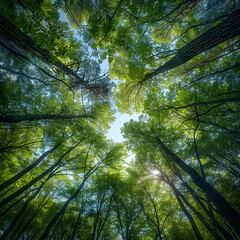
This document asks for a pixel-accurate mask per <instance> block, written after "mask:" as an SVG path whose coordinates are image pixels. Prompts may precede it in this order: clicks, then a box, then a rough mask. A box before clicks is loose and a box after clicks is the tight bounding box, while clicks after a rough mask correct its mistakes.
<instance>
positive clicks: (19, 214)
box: [0, 173, 52, 240]
mask: <svg viewBox="0 0 240 240" xmlns="http://www.w3.org/2000/svg"><path fill="white" fill-rule="evenodd" d="M51 177H52V176H51V173H50V175H49V176H48V178H47V179H46V181H43V182H42V183H41V185H40V186H39V187H38V189H37V191H36V192H35V193H34V194H33V195H32V196H30V197H29V198H28V199H27V200H26V202H25V203H24V205H23V206H22V208H21V210H20V211H19V212H18V214H17V215H16V216H15V217H14V219H13V221H12V223H11V224H10V226H9V227H8V228H7V230H6V231H5V232H4V233H3V235H2V236H1V237H0V240H5V239H6V238H7V237H8V235H9V234H10V233H11V232H12V230H13V229H14V227H15V226H16V225H17V223H18V221H19V219H20V218H21V217H22V215H23V213H24V211H25V210H26V209H27V207H28V205H29V203H30V202H31V201H32V200H33V199H34V198H35V197H36V196H37V194H38V193H39V192H40V191H41V190H42V188H43V186H44V185H45V184H46V182H47V181H48V180H49V179H50V178H51Z"/></svg>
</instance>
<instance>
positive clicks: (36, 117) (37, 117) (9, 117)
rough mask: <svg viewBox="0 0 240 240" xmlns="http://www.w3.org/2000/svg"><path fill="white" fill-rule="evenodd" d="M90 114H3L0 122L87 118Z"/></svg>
mask: <svg viewBox="0 0 240 240" xmlns="http://www.w3.org/2000/svg"><path fill="white" fill-rule="evenodd" d="M87 117H90V115H87V114H86V115H61V114H54V115H53V114H32V115H31V114H27V115H22V116H13V115H4V116H1V117H0V122H8V123H19V122H22V121H38V120H51V119H52V120H59V119H60V120H68V119H80V118H87Z"/></svg>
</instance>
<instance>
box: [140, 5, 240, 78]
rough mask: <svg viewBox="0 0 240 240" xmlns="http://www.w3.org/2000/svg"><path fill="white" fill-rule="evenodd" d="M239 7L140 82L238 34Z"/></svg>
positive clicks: (239, 28)
mask: <svg viewBox="0 0 240 240" xmlns="http://www.w3.org/2000/svg"><path fill="white" fill-rule="evenodd" d="M239 19H240V9H238V10H237V11H235V12H233V13H231V14H230V15H229V17H228V18H227V19H226V20H224V21H223V22H221V23H219V24H218V25H216V26H214V27H212V28H210V29H209V30H207V31H206V32H205V33H203V34H201V35H200V36H198V37H196V38H195V39H193V40H192V41H191V42H189V43H187V44H186V45H185V46H184V47H182V48H181V49H179V50H178V51H177V53H176V55H175V56H174V57H173V58H172V59H170V60H169V61H167V62H166V63H165V64H163V65H162V66H160V67H158V68H156V69H155V70H154V71H153V72H151V73H148V74H146V76H145V77H144V79H143V80H142V82H144V81H146V80H148V79H150V78H152V77H154V76H156V75H158V74H160V73H163V72H166V71H169V70H171V69H173V68H176V67H178V66H180V65H182V64H184V63H186V62H188V61H189V60H191V59H192V58H194V57H196V56H197V55H199V54H201V53H203V52H205V51H207V50H209V49H211V48H213V47H216V46H218V45H219V44H221V43H223V42H225V41H227V40H229V39H231V38H234V37H237V36H238V35H240V21H239Z"/></svg>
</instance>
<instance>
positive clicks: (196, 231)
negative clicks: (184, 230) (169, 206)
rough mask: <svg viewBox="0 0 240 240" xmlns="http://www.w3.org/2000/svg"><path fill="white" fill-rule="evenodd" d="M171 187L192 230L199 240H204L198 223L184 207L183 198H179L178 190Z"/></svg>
mask: <svg viewBox="0 0 240 240" xmlns="http://www.w3.org/2000/svg"><path fill="white" fill-rule="evenodd" d="M170 186H171V188H172V189H173V192H174V195H175V197H176V199H177V201H178V204H179V205H180V207H181V209H182V211H183V212H184V214H185V215H186V216H187V218H188V220H189V222H190V223H191V226H192V228H193V231H194V233H195V235H196V237H197V239H198V240H204V239H203V237H202V235H201V233H200V232H199V230H198V227H197V225H196V223H195V221H194V219H193V217H192V215H191V213H190V212H189V211H188V210H187V209H186V208H185V206H184V204H183V202H182V200H181V198H180V197H179V195H178V192H177V191H176V188H175V187H173V186H172V185H170Z"/></svg>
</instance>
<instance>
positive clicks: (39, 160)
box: [0, 145, 59, 191]
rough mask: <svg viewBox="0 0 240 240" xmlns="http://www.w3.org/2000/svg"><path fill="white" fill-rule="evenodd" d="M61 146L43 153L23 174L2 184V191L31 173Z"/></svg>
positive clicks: (0, 188)
mask: <svg viewBox="0 0 240 240" xmlns="http://www.w3.org/2000/svg"><path fill="white" fill-rule="evenodd" d="M58 146H59V145H57V146H55V147H53V148H52V149H50V150H49V151H47V152H45V153H43V154H42V155H41V156H40V157H39V158H38V159H37V160H36V161H35V162H33V163H32V164H31V165H29V166H28V167H26V168H25V169H23V170H22V171H21V172H19V173H18V174H16V175H15V176H14V177H12V178H10V179H8V180H7V181H5V182H4V183H2V184H1V185H0V191H2V190H4V189H5V188H7V187H9V186H10V185H11V184H13V183H14V182H16V181H17V180H18V179H20V178H21V177H23V176H24V175H25V174H26V173H28V172H29V171H31V170H32V169H33V168H34V167H35V166H37V165H38V164H39V163H41V161H42V160H43V159H44V158H45V157H46V156H47V155H49V154H50V153H52V152H53V151H54V150H55V149H56V148H57V147H58Z"/></svg>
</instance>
